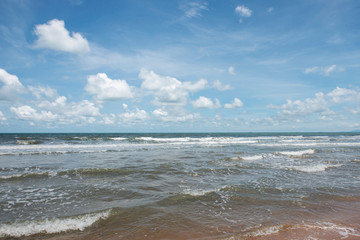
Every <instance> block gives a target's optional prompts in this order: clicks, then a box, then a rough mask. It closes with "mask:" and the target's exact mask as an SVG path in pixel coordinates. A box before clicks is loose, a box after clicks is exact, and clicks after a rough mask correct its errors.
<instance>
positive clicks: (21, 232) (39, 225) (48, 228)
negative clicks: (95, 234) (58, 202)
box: [0, 210, 111, 237]
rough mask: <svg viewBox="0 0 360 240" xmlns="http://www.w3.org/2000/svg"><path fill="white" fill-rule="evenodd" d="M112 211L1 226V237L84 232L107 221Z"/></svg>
mask: <svg viewBox="0 0 360 240" xmlns="http://www.w3.org/2000/svg"><path fill="white" fill-rule="evenodd" d="M110 213H111V210H105V211H101V212H96V213H89V214H84V215H78V216H71V217H64V218H52V219H44V220H34V221H24V222H14V223H6V224H0V237H21V236H30V235H34V234H39V233H46V234H51V233H59V232H66V231H76V230H78V231H83V230H84V229H85V228H87V227H90V226H91V225H93V224H94V223H95V222H97V221H99V220H104V219H107V218H108V217H109V216H110Z"/></svg>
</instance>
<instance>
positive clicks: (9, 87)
mask: <svg viewBox="0 0 360 240" xmlns="http://www.w3.org/2000/svg"><path fill="white" fill-rule="evenodd" d="M0 82H2V83H3V86H2V87H1V88H0V100H13V99H14V98H16V97H17V94H20V93H23V92H24V91H25V88H24V86H23V85H22V84H21V82H20V81H19V79H18V77H17V76H15V75H12V74H10V73H8V72H7V71H5V70H4V69H2V68H0Z"/></svg>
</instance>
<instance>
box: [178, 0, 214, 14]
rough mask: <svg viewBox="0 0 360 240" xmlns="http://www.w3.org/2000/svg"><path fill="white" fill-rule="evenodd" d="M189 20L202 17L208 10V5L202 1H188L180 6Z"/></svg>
mask: <svg viewBox="0 0 360 240" xmlns="http://www.w3.org/2000/svg"><path fill="white" fill-rule="evenodd" d="M180 9H181V10H182V11H184V13H185V16H186V17H187V18H193V17H201V12H202V11H203V10H207V9H208V8H207V3H206V2H201V1H186V2H183V3H182V4H181V5H180Z"/></svg>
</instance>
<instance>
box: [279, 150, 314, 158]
mask: <svg viewBox="0 0 360 240" xmlns="http://www.w3.org/2000/svg"><path fill="white" fill-rule="evenodd" d="M315 152H316V151H315V150H314V149H307V150H299V151H284V152H278V153H279V154H281V155H286V156H290V157H302V156H304V155H311V154H314V153H315Z"/></svg>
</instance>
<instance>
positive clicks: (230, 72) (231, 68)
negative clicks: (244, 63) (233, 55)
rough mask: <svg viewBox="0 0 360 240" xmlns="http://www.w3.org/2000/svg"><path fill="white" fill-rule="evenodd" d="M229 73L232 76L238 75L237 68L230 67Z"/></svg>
mask: <svg viewBox="0 0 360 240" xmlns="http://www.w3.org/2000/svg"><path fill="white" fill-rule="evenodd" d="M228 73H229V74H231V75H235V74H236V73H235V68H234V67H233V66H230V67H229V68H228Z"/></svg>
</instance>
